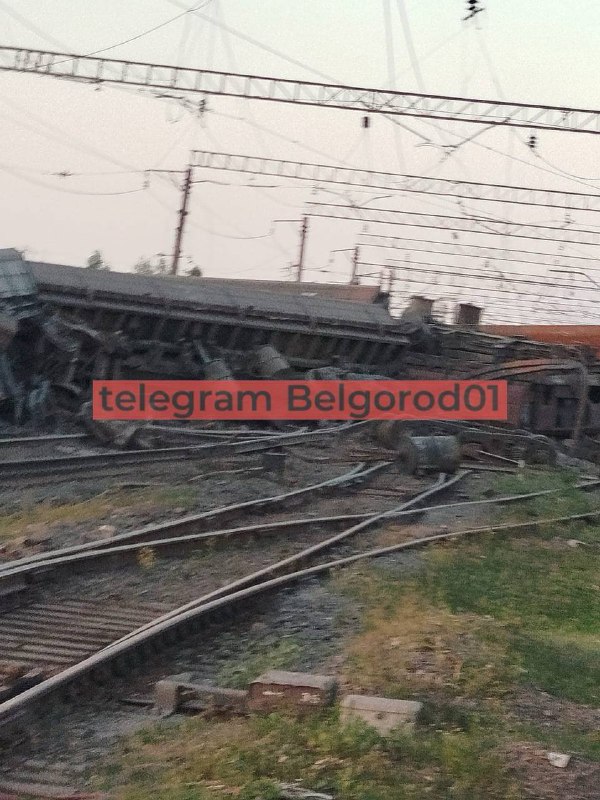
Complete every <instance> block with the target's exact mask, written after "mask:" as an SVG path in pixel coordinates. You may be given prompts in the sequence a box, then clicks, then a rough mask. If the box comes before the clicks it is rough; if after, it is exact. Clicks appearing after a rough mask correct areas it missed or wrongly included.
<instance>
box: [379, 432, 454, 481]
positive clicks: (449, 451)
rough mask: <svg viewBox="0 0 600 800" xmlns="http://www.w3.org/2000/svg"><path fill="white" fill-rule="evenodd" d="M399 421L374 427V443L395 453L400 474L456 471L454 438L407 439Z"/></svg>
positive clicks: (416, 437) (418, 437) (415, 437)
mask: <svg viewBox="0 0 600 800" xmlns="http://www.w3.org/2000/svg"><path fill="white" fill-rule="evenodd" d="M405 430H406V429H405V426H403V424H402V421H401V420H385V422H380V423H379V425H378V426H377V430H376V437H377V440H378V441H379V442H380V443H381V444H383V445H384V446H385V447H387V448H388V449H389V450H395V451H396V453H397V454H398V455H397V460H398V464H399V466H400V468H401V469H402V471H403V472H406V473H408V474H409V475H413V474H414V473H415V472H428V471H435V472H456V470H457V469H458V467H459V465H460V456H461V453H460V443H459V441H458V439H457V438H456V436H409V435H408V434H407V433H406V432H405Z"/></svg>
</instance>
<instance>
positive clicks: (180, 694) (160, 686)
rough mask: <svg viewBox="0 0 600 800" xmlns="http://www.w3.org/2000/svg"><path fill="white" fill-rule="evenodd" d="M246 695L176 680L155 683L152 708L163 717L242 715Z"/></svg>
mask: <svg viewBox="0 0 600 800" xmlns="http://www.w3.org/2000/svg"><path fill="white" fill-rule="evenodd" d="M246 697H247V692H243V691H240V690H238V689H223V688H221V687H220V686H210V685H209V684H203V683H189V682H182V681H181V680H177V677H176V676H175V677H174V678H171V679H169V680H164V681H158V682H157V683H156V684H155V685H154V709H155V711H156V712H157V713H159V714H161V715H162V716H168V715H170V714H176V713H177V712H178V711H205V710H211V711H230V712H233V713H238V714H241V713H244V712H245V710H246Z"/></svg>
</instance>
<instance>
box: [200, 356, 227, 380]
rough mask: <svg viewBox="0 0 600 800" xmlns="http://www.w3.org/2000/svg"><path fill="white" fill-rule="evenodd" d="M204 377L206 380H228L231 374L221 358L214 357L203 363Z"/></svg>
mask: <svg viewBox="0 0 600 800" xmlns="http://www.w3.org/2000/svg"><path fill="white" fill-rule="evenodd" d="M204 377H205V378H206V380H207V381H229V380H232V379H233V374H232V372H231V370H230V369H229V366H228V365H227V362H225V361H224V360H223V359H222V358H215V359H213V360H212V361H209V362H208V363H206V364H205V365H204Z"/></svg>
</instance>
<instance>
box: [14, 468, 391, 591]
mask: <svg viewBox="0 0 600 800" xmlns="http://www.w3.org/2000/svg"><path fill="white" fill-rule="evenodd" d="M391 463H392V462H389V461H384V462H381V463H379V464H374V465H373V466H370V467H365V464H364V463H361V464H357V465H356V466H355V467H353V468H352V469H351V470H349V471H348V472H344V473H343V474H342V475H338V476H336V477H335V478H329V479H327V480H325V481H320V482H319V483H314V484H311V485H309V486H304V487H302V488H300V489H292V490H291V491H289V492H282V493H281V494H277V495H269V496H267V497H259V498H257V499H254V500H245V501H244V502H242V503H234V504H232V505H227V506H219V507H218V508H213V509H210V510H209V511H203V512H202V513H200V514H189V515H187V516H184V517H178V518H176V519H171V520H166V521H165V522H159V523H156V524H153V525H147V526H145V527H143V528H138V529H137V530H134V531H128V532H127V533H121V534H119V535H118V536H114V537H113V538H112V539H110V540H108V541H107V540H100V541H98V540H95V541H93V542H86V543H85V544H79V545H73V546H72V547H66V548H63V549H62V550H61V551H60V552H61V556H67V555H74V554H76V553H83V552H85V551H88V550H94V549H96V550H97V549H106V548H110V547H112V546H114V545H115V544H116V543H117V542H134V541H136V540H145V539H146V538H147V537H148V536H155V535H159V534H161V533H167V532H169V531H172V532H174V533H175V534H176V533H177V532H178V531H180V530H186V529H187V528H190V527H196V526H202V525H203V524H204V523H207V522H211V521H213V520H216V519H220V518H223V517H230V516H234V517H235V516H237V515H239V514H240V513H244V512H252V511H256V510H258V509H264V508H268V507H270V506H278V505H281V504H283V503H286V502H287V501H289V500H292V499H295V498H298V497H305V496H306V495H309V494H314V493H316V492H321V491H324V490H326V489H331V488H338V487H341V486H345V485H350V484H352V483H354V482H355V481H363V480H365V479H367V478H370V477H371V476H373V475H375V474H376V473H377V472H381V471H382V470H384V469H387V467H389V466H390V465H391ZM47 558H48V554H47V553H38V554H36V555H32V556H27V557H26V558H22V559H19V560H18V561H16V562H11V564H10V567H11V568H13V567H16V566H21V565H23V564H33V563H36V562H40V561H44V560H46V559H47ZM7 566H8V565H4V566H2V567H0V576H2V574H3V573H4V572H5V570H6V569H7Z"/></svg>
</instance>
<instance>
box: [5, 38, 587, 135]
mask: <svg viewBox="0 0 600 800" xmlns="http://www.w3.org/2000/svg"><path fill="white" fill-rule="evenodd" d="M65 59H66V61H65ZM0 70H3V71H6V72H22V73H30V74H38V75H47V76H52V77H55V78H63V79H69V80H76V81H83V82H87V83H92V84H94V85H101V84H103V83H106V84H114V85H128V86H141V87H148V88H155V89H168V90H171V91H181V92H190V93H196V94H205V95H222V96H226V97H242V98H248V99H252V100H265V101H271V102H279V103H291V104H298V105H304V106H319V107H325V108H337V109H345V110H353V111H361V112H364V111H370V112H371V113H381V114H385V115H392V116H393V115H402V116H411V117H419V118H426V119H437V120H458V121H461V122H468V123H479V124H488V125H489V124H495V125H507V126H511V127H516V128H527V129H531V128H536V129H538V128H539V129H545V130H556V131H573V132H578V133H593V134H600V111H597V110H592V109H576V108H564V107H556V106H537V105H531V104H528V103H509V102H504V101H498V100H485V99H478V98H465V97H450V96H444V95H428V94H418V93H415V92H399V91H394V90H385V89H377V88H368V87H356V86H344V85H340V84H326V83H316V82H311V81H299V80H289V79H284V78H273V77H268V76H260V75H240V74H238V73H229V72H217V71H214V70H201V69H193V68H190V67H180V66H175V65H168V64H150V63H147V62H139V61H127V60H124V59H121V60H119V59H107V58H97V57H95V56H93V57H92V56H74V55H73V54H69V53H58V52H50V51H43V50H31V49H28V48H16V47H6V46H4V47H0Z"/></svg>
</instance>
